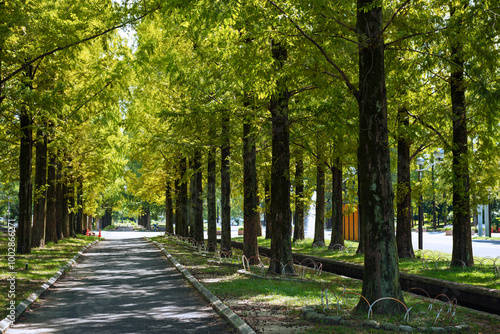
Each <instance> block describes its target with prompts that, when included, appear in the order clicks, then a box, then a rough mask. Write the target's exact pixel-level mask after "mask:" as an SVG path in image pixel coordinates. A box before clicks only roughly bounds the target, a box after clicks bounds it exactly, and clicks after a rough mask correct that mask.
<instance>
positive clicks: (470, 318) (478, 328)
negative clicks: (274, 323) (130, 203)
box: [152, 237, 500, 333]
mask: <svg viewBox="0 0 500 334" xmlns="http://www.w3.org/2000/svg"><path fill="white" fill-rule="evenodd" d="M152 239H153V240H158V241H159V243H160V244H162V246H164V247H167V246H165V245H163V244H164V243H166V244H168V247H171V246H172V251H173V253H172V254H177V253H178V252H179V249H177V248H181V250H180V253H179V254H180V255H179V256H180V260H179V261H180V262H181V263H183V265H184V266H185V267H187V268H191V269H193V270H194V271H193V275H195V276H196V277H197V278H198V279H200V278H199V275H201V277H202V281H203V284H205V283H208V284H209V286H210V287H208V288H209V289H210V290H211V291H213V293H214V294H215V295H216V296H218V297H219V298H220V299H222V300H229V301H231V303H230V304H228V305H230V307H231V308H233V306H237V308H236V309H235V312H237V313H238V314H239V315H240V316H241V317H242V318H243V319H244V320H245V319H247V317H248V316H249V314H248V312H247V310H246V309H243V308H242V307H240V306H239V305H240V304H242V303H240V302H238V300H240V301H241V302H250V303H252V301H250V300H249V299H251V297H249V294H250V292H249V291H245V293H244V294H243V295H240V296H238V295H235V294H234V293H233V292H234V291H233V292H229V291H228V290H226V288H225V287H224V288H222V290H221V287H218V288H215V290H212V284H214V280H213V279H209V280H207V279H206V278H207V276H206V275H205V274H204V271H205V270H210V269H203V268H208V267H209V266H207V265H205V264H202V263H206V262H207V260H208V262H210V261H212V262H214V261H213V260H210V257H208V256H207V257H205V260H204V261H203V260H201V263H198V262H199V261H200V259H203V257H202V256H199V255H202V254H201V253H200V254H198V252H196V251H195V252H194V253H192V252H193V250H194V249H195V247H190V246H191V245H189V243H186V244H183V243H182V242H179V241H174V240H172V241H167V240H168V238H166V239H163V238H162V237H155V238H152ZM174 245H175V246H174ZM169 251H170V250H169ZM188 254H189V255H188ZM186 257H187V258H186ZM176 258H177V255H176ZM189 258H196V259H197V260H195V261H194V263H192V261H190V260H189ZM185 260H187V262H186V263H184V262H183V261H185ZM228 264H229V267H233V268H234V267H235V265H236V267H240V265H239V264H235V263H233V261H231V263H228ZM219 268H220V267H219ZM191 269H190V271H191ZM234 271H236V269H234ZM217 272H219V270H217ZM231 276H234V275H231V274H230V276H229V280H227V279H223V280H224V281H226V282H229V281H231V280H233V278H231ZM208 277H209V278H215V277H211V276H208ZM238 280H240V279H238ZM205 281H207V282H205ZM271 281H273V280H268V279H265V280H263V281H261V282H262V284H260V283H258V284H255V283H253V284H252V285H254V286H262V285H266V284H267V282H271ZM344 283H348V282H345V281H344ZM223 284H225V283H223ZM281 284H284V282H283V283H281ZM216 285H217V283H216ZM346 285H347V286H348V285H349V284H346ZM236 289H237V288H236ZM236 291H237V290H236ZM221 292H223V293H222V297H221V295H219V293H221ZM266 293H269V291H268V292H266ZM273 298H274V299H281V298H276V297H273ZM417 298H419V300H420V298H421V297H417ZM254 300H255V298H254ZM304 301H305V300H302V301H301V302H304ZM316 304H317V303H316ZM418 304H422V303H420V302H418ZM306 305H307V303H306ZM308 305H315V304H314V303H309V304H308ZM422 305H424V304H422ZM261 306H262V304H259V305H257V308H259V307H261ZM303 306H304V304H302V307H303ZM250 307H253V308H255V305H250ZM424 308H427V305H426V304H425V305H424ZM435 311H437V309H436V310H433V311H432V312H435ZM459 313H460V319H461V320H460V319H458V316H459ZM251 317H252V318H255V316H251ZM412 317H413V316H412ZM363 318H364V315H363ZM454 318H455V320H454V321H453V323H455V324H462V323H463V322H462V321H464V320H465V323H467V324H469V325H471V328H469V330H471V331H467V332H470V333H472V332H475V333H479V332H484V333H500V327H497V326H498V324H499V323H500V318H499V317H496V316H493V315H491V314H487V313H483V312H476V311H472V310H470V309H467V308H463V307H460V306H458V308H457V317H454ZM247 320H248V319H247ZM382 320H383V319H382ZM430 320H431V321H429V322H428V324H434V323H435V322H434V320H435V317H434V315H431V317H430ZM261 321H262V320H261ZM362 322H363V321H361V322H360V323H359V324H357V323H355V325H354V326H355V327H351V326H352V325H347V326H342V324H341V325H340V327H337V326H333V327H332V326H326V327H323V326H324V324H317V325H320V328H316V329H314V330H312V331H303V332H304V333H368V332H369V333H379V332H380V333H384V332H385V330H382V329H374V328H362V327H359V325H362ZM440 322H441V320H440ZM249 324H250V325H251V326H252V327H253V326H254V325H256V326H257V327H254V328H257V329H258V328H259V325H258V324H255V319H252V322H249ZM431 326H432V325H431ZM434 326H435V325H434ZM438 326H439V325H438ZM436 328H437V330H440V329H441V328H440V327H436ZM443 330H444V329H443ZM484 330H486V331H484ZM462 331H463V330H462Z"/></svg>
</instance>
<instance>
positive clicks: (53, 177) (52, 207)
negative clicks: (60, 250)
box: [45, 152, 59, 242]
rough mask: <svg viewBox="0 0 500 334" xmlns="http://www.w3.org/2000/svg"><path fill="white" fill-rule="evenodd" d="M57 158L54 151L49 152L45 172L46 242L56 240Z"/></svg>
mask: <svg viewBox="0 0 500 334" xmlns="http://www.w3.org/2000/svg"><path fill="white" fill-rule="evenodd" d="M56 165H57V159H56V156H55V154H54V152H51V153H50V154H49V165H48V168H47V170H48V172H47V184H48V186H49V187H48V189H47V228H46V232H45V240H46V242H57V240H59V239H58V238H57V166H56Z"/></svg>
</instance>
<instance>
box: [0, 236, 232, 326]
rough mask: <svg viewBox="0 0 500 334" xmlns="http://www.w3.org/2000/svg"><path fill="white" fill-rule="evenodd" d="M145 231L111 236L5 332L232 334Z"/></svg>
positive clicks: (92, 250) (91, 249)
mask: <svg viewBox="0 0 500 334" xmlns="http://www.w3.org/2000/svg"><path fill="white" fill-rule="evenodd" d="M143 233H147V232H142V233H141V232H109V234H108V233H106V234H108V236H107V239H106V240H104V241H101V242H99V243H97V244H96V245H94V246H92V247H91V248H90V249H89V250H87V251H86V252H85V253H83V255H82V256H81V257H80V259H79V260H78V264H77V265H75V266H74V267H72V268H71V270H70V271H69V272H68V273H67V274H65V275H64V276H63V277H62V278H61V279H60V280H58V281H57V282H56V283H55V284H54V285H53V287H52V288H50V289H49V290H48V292H47V293H45V294H44V295H43V296H42V297H41V298H40V299H39V300H38V301H37V303H35V304H34V307H33V310H31V311H28V312H26V313H25V314H24V315H23V317H22V318H21V319H20V320H18V321H16V323H15V324H14V325H12V327H11V328H9V329H8V330H7V332H6V333H7V334H35V333H58V334H66V333H67V334H79V333H81V334H87V333H103V334H114V333H116V334H127V333H134V334H138V333H144V334H154V333H158V334H160V333H179V334H180V333H206V334H209V333H228V328H227V326H226V324H225V323H224V321H223V320H222V318H221V317H220V316H218V315H217V313H216V312H215V311H214V310H213V309H212V308H211V307H210V305H208V303H207V302H206V301H204V300H203V299H202V298H201V297H200V296H199V295H198V294H197V293H195V291H194V289H193V288H192V287H191V286H190V285H188V284H187V282H186V281H185V279H184V277H183V276H182V275H181V274H180V273H179V272H178V271H177V270H176V269H175V267H174V266H173V265H171V264H170V263H169V262H168V261H166V259H165V258H164V257H163V255H162V254H161V253H160V252H159V251H158V249H157V248H156V247H155V246H153V245H152V244H150V243H148V242H147V241H145V240H143V239H141V238H139V236H140V235H141V234H143ZM150 233H151V232H150ZM123 236H126V238H122V237H123ZM120 239H121V240H120Z"/></svg>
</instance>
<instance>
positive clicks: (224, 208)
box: [220, 112, 231, 252]
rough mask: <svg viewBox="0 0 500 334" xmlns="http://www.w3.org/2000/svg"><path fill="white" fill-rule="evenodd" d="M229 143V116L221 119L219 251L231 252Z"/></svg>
mask: <svg viewBox="0 0 500 334" xmlns="http://www.w3.org/2000/svg"><path fill="white" fill-rule="evenodd" d="M229 159H230V142H229V116H228V115H227V112H226V115H224V117H223V119H222V146H221V166H220V184H221V190H220V192H221V249H223V250H225V251H227V252H231V183H230V182H231V180H230V170H229Z"/></svg>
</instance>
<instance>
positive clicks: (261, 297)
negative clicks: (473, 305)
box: [152, 237, 500, 333]
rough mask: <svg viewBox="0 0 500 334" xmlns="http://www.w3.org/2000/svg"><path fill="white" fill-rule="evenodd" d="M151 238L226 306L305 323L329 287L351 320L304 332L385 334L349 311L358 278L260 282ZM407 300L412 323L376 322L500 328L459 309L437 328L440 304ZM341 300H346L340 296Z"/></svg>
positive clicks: (332, 297) (378, 317) (183, 247)
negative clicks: (279, 312)
mask: <svg viewBox="0 0 500 334" xmlns="http://www.w3.org/2000/svg"><path fill="white" fill-rule="evenodd" d="M152 240H155V241H157V242H159V243H161V244H163V246H164V247H165V248H166V249H167V250H168V252H169V253H171V254H172V255H173V256H174V257H175V258H176V259H177V260H178V261H179V262H180V263H182V264H183V265H184V266H185V267H186V268H187V269H188V270H189V271H190V272H191V273H192V274H193V275H194V276H195V277H197V278H198V280H200V282H201V283H202V284H203V285H205V286H206V287H207V289H208V290H210V291H211V292H212V293H214V294H215V295H216V296H218V297H219V299H221V300H223V301H224V302H232V303H233V304H236V305H243V304H247V305H248V308H249V309H251V308H252V307H256V308H260V307H264V306H263V305H266V306H267V307H271V308H272V307H280V308H287V309H289V310H290V313H289V316H290V317H295V318H296V321H298V322H300V321H302V322H303V321H304V320H302V319H300V318H299V314H298V313H299V310H300V308H301V307H303V306H307V305H309V306H313V305H320V304H321V291H322V290H324V289H325V288H326V287H328V288H329V296H330V297H329V298H330V305H335V300H336V297H335V296H340V295H341V294H342V293H343V292H344V291H346V292H348V293H349V294H348V295H346V296H348V298H347V300H346V304H345V305H342V307H341V309H340V311H339V312H340V313H339V314H340V315H342V317H343V319H346V320H348V321H349V325H339V326H326V325H322V324H317V325H314V326H313V327H312V328H311V329H309V330H307V331H304V333H379V332H380V333H385V331H383V330H376V329H368V328H366V327H363V326H362V325H361V324H362V322H363V321H365V320H366V318H367V314H366V312H364V313H355V312H352V311H351V310H352V308H354V306H355V305H356V304H357V303H358V301H359V297H358V296H357V295H355V294H354V293H360V292H361V288H362V282H360V281H358V280H353V279H348V278H346V277H340V276H337V275H333V274H328V273H323V274H322V275H321V276H320V279H315V280H312V279H310V280H305V281H304V280H290V281H287V280H270V279H256V278H252V277H248V276H242V275H240V274H237V273H236V270H237V269H240V267H241V264H240V263H239V262H240V261H238V260H234V261H233V265H232V266H231V265H213V264H208V263H207V258H206V257H201V256H198V255H194V254H193V253H194V252H193V250H192V249H191V248H189V247H186V245H183V244H182V243H180V242H179V241H174V240H172V239H169V238H164V237H154V238H152ZM264 243H265V242H264ZM301 247H304V248H302V250H307V247H305V246H304V245H302V246H301ZM234 252H235V255H234V256H233V258H234V259H240V258H241V251H240V250H235V251H234ZM315 255H316V254H315ZM330 255H331V254H330ZM253 271H254V272H256V273H258V272H259V268H257V267H256V268H254V269H253ZM404 296H405V297H404V298H405V303H406V305H407V306H408V307H411V306H413V309H412V313H411V316H410V321H409V322H408V323H407V322H405V321H404V319H403V315H399V316H386V315H375V316H374V317H373V319H374V320H376V321H377V322H385V323H393V324H397V325H402V324H404V325H410V326H412V327H414V328H415V327H418V326H426V327H430V326H438V327H445V326H449V325H457V324H468V325H469V326H470V331H469V332H471V333H479V332H484V333H486V332H488V333H493V332H496V331H497V329H498V326H499V325H500V321H499V320H498V319H495V318H492V317H489V316H487V315H482V314H478V313H476V312H472V311H470V310H468V309H465V308H458V309H457V312H456V313H455V317H454V319H453V321H451V320H450V319H447V318H446V316H445V311H443V312H442V314H441V315H440V317H439V319H438V321H437V323H436V324H435V323H434V321H435V319H436V316H437V312H438V309H439V308H440V307H442V304H441V306H439V307H437V305H436V306H434V308H433V309H432V310H430V311H429V310H428V307H429V302H428V301H425V300H424V299H422V298H421V297H418V296H414V295H412V294H408V293H405V294H404ZM339 300H342V298H340V299H339ZM445 310H446V309H445ZM321 311H322V310H321ZM239 312H240V316H242V317H243V318H245V316H246V315H247V314H251V311H248V310H246V309H245V308H243V309H240V311H239ZM324 312H328V313H329V314H330V315H337V310H336V309H335V308H334V307H331V308H330V309H329V310H326V311H324ZM250 317H251V316H250Z"/></svg>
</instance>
